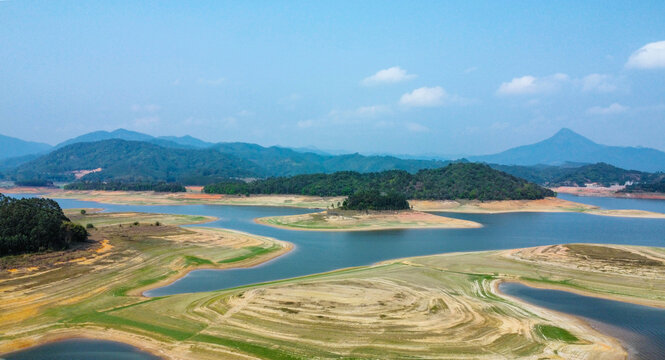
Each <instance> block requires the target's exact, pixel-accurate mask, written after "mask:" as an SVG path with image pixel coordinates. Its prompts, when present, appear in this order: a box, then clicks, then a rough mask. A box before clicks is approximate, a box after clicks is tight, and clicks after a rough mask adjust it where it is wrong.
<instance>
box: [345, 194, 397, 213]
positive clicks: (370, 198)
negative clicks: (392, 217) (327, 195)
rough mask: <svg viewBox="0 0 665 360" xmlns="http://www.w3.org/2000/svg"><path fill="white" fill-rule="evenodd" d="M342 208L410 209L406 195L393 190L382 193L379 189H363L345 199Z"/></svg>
mask: <svg viewBox="0 0 665 360" xmlns="http://www.w3.org/2000/svg"><path fill="white" fill-rule="evenodd" d="M341 209H342V210H406V209H410V207H409V202H408V201H407V200H406V196H404V195H402V194H398V193H395V192H391V193H388V194H385V195H384V194H381V193H380V192H379V191H378V190H362V191H358V192H356V193H354V194H351V195H349V197H347V198H346V200H344V203H343V204H342V206H341Z"/></svg>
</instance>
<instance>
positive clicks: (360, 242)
mask: <svg viewBox="0 0 665 360" xmlns="http://www.w3.org/2000/svg"><path fill="white" fill-rule="evenodd" d="M564 198H566V199H568V198H569V197H564ZM570 198H572V199H573V200H574V201H578V202H586V201H585V200H587V199H586V198H579V197H572V196H571V197H570ZM588 200H590V201H589V202H592V203H593V204H594V205H599V206H602V207H605V208H634V209H640V208H641V207H640V205H641V204H642V203H641V202H642V201H647V202H648V205H647V204H644V205H645V207H646V208H647V209H648V210H650V211H658V212H665V201H663V202H653V201H652V200H632V199H626V200H625V201H627V202H630V204H629V205H627V206H626V207H624V206H623V205H624V203H621V201H624V200H623V199H603V198H589V199H588ZM604 200H608V204H604V203H603V201H604ZM58 202H59V203H60V205H61V206H62V207H64V208H82V207H92V208H95V207H97V208H99V207H102V208H104V209H105V211H139V212H158V213H171V214H191V215H208V216H215V217H217V218H219V220H217V221H215V222H212V223H208V224H205V225H204V226H208V227H222V228H229V229H234V230H240V231H245V232H249V233H253V234H257V235H262V236H270V237H274V238H277V239H280V240H285V241H289V242H291V243H293V244H295V246H296V248H295V249H294V250H293V251H292V252H291V253H290V254H287V255H285V256H282V257H280V258H277V259H275V260H272V261H270V262H268V263H265V264H263V265H261V266H258V267H253V268H249V269H231V270H195V271H192V272H190V273H189V274H188V275H186V276H185V277H183V278H181V279H179V280H178V281H176V282H174V283H172V284H170V285H168V286H165V287H161V288H157V289H153V290H150V291H148V292H146V294H145V295H147V296H163V295H170V294H178V293H186V292H200V291H211V290H218V289H224V288H231V287H236V286H242V285H247V284H253V283H260V282H266V281H272V280H278V279H283V278H290V277H297V276H304V275H309V274H314V273H319V272H325V271H330V270H335V269H339V268H344V267H351V266H361V265H369V264H372V263H375V262H378V261H382V260H388V259H394V258H400V257H409V256H419V255H430V254H438V253H445V252H459V251H481V250H493V249H511V248H521V247H531V246H538V245H548V244H561V243H582V242H585V243H610V244H631V245H647V246H665V220H662V219H639V218H616V217H604V216H595V215H588V214H578V213H505V214H493V215H485V214H454V213H441V215H443V216H450V217H456V218H460V219H466V220H471V221H476V222H479V223H481V224H483V225H484V227H482V228H477V229H413V230H390V231H370V232H323V233H322V232H308V231H290V230H283V229H278V228H272V227H268V226H264V225H260V224H257V223H255V222H254V219H255V218H257V217H265V216H279V215H293V214H303V213H308V212H313V211H315V210H306V209H295V208H275V207H249V206H248V207H242V206H219V205H181V206H137V205H111V204H100V203H95V202H85V201H77V200H66V199H65V200H58ZM199 226H200V225H199ZM502 290H504V289H503V288H502ZM506 292H508V291H506ZM563 294H567V293H565V292H564V293H563ZM513 295H515V296H517V297H520V298H522V296H520V295H519V294H513ZM567 295H574V294H567ZM525 296H526V295H525ZM562 296H565V295H562ZM536 298H537V296H536ZM524 300H526V301H530V300H529V299H528V298H524ZM594 300H598V299H594ZM532 302H533V303H535V304H537V305H541V306H544V307H547V308H550V309H553V310H559V311H562V312H567V313H571V314H574V315H579V316H582V317H586V318H589V319H594V317H593V316H591V315H589V314H588V313H577V312H575V311H574V309H572V308H557V307H555V306H550V305H551V304H549V305H548V303H541V304H539V303H537V302H536V301H535V300H533V301H532ZM561 302H563V303H564V305H565V304H566V303H570V302H575V304H576V305H581V306H582V307H584V308H586V310H585V311H593V310H595V309H597V304H595V303H593V302H587V301H577V300H576V299H568V298H565V299H562V300H561ZM617 304H621V305H620V306H623V305H626V306H625V307H622V308H621V309H620V311H623V312H624V313H625V315H626V316H628V318H625V320H626V321H623V320H622V319H624V318H623V317H617V318H615V319H614V322H606V321H609V320H612V319H610V318H609V316H611V315H612V314H611V313H609V314H606V316H605V317H604V318H603V317H601V318H599V319H595V320H592V321H598V322H600V323H604V324H610V325H608V326H610V327H612V326H616V327H619V328H621V327H622V325H625V326H628V327H632V328H631V329H630V330H627V331H628V332H627V333H626V334H635V333H637V334H638V336H637V337H633V335H630V336H627V337H626V336H625V335H622V334H623V333H621V332H616V333H612V335H614V336H616V337H618V338H620V339H622V341H624V342H626V343H629V344H630V346H632V347H634V348H635V349H636V352H638V353H639V354H650V353H652V351H654V350H653V349H654V348H653V346H654V345H653V340H648V339H647V340H645V338H644V336H642V335H639V334H640V333H643V332H646V333H649V332H654V331H656V330H657V329H654V328H653V327H652V325H649V324H648V323H641V322H639V321H638V322H637V323H636V322H634V321H629V320H630V318H631V317H635V316H637V315H633V314H638V313H639V312H634V311H637V310H634V309H633V308H632V307H631V306H632V305H630V304H623V303H617ZM569 305H570V304H569ZM657 310H658V309H657ZM658 311H662V310H658ZM640 316H641V315H640ZM617 322H618V323H617ZM622 322H623V323H622ZM643 324H644V325H643ZM657 336H662V333H661V334H660V335H657ZM661 340H662V338H661ZM58 344H62V343H58ZM656 344H658V342H657V341H656ZM49 345H50V344H47V345H44V346H49ZM656 346H658V345H656ZM660 346H662V341H661V343H660ZM76 347H78V345H76ZM40 348H42V346H40V347H36V348H33V349H29V350H26V352H29V351H34V350H38V349H40ZM74 348H75V347H67V346H65V347H64V350H62V351H64V353H68V351H70V350H72V349H74ZM122 352H123V351H122V350H121V351H120V352H119V353H118V354H120V353H122ZM23 353H24V352H21V353H17V355H19V354H23ZM55 353H58V354H59V353H60V352H55ZM55 353H54V354H55ZM131 356H134V355H131ZM136 356H139V357H136V358H137V359H151V357H140V356H143V355H142V354H139V355H136ZM145 356H151V355H149V354H145ZM38 358H43V357H38ZM116 358H117V357H116ZM128 358H132V357H128ZM17 359H18V358H17ZM56 359H57V358H56Z"/></svg>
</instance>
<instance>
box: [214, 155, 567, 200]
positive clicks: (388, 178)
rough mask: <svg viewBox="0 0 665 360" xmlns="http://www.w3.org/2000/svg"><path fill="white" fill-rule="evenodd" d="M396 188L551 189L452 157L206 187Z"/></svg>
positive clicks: (467, 191)
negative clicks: (425, 165) (432, 163)
mask: <svg viewBox="0 0 665 360" xmlns="http://www.w3.org/2000/svg"><path fill="white" fill-rule="evenodd" d="M367 190H376V191H379V192H380V193H386V194H387V193H397V194H401V195H404V196H405V197H407V198H409V199H440V200H450V199H474V200H508V199H541V198H543V197H546V196H554V193H553V192H552V191H550V190H548V189H544V188H542V187H540V186H538V185H536V184H533V183H529V182H527V181H525V180H523V179H520V178H517V177H514V176H512V175H509V174H506V173H504V172H501V171H498V170H494V169H492V168H491V167H489V166H487V165H484V164H476V163H454V164H450V165H448V166H446V167H443V168H439V169H425V170H420V171H418V172H417V173H415V174H410V173H408V172H406V171H400V170H391V171H383V172H375V173H357V172H350V171H344V172H337V173H333V174H312V175H297V176H292V177H276V178H269V179H265V180H256V181H252V182H242V181H226V182H221V183H217V184H211V185H207V186H206V187H205V188H204V192H207V193H221V194H246V195H249V194H300V195H314V196H344V195H346V196H348V195H352V194H354V193H356V192H358V191H367Z"/></svg>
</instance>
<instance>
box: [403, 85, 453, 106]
mask: <svg viewBox="0 0 665 360" xmlns="http://www.w3.org/2000/svg"><path fill="white" fill-rule="evenodd" d="M449 98H450V95H448V93H447V92H446V90H444V89H443V88H442V87H441V86H435V87H421V88H418V89H415V90H413V91H412V92H410V93H406V94H404V95H402V97H401V98H400V99H399V103H400V104H401V105H404V106H413V107H427V106H441V105H443V104H444V103H445V101H446V99H449Z"/></svg>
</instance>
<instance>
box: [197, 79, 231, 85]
mask: <svg viewBox="0 0 665 360" xmlns="http://www.w3.org/2000/svg"><path fill="white" fill-rule="evenodd" d="M224 81H226V79H225V78H223V77H220V78H215V79H204V78H200V79H199V84H201V85H208V86H219V85H222V84H223V83H224Z"/></svg>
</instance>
